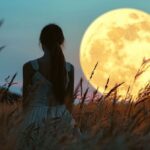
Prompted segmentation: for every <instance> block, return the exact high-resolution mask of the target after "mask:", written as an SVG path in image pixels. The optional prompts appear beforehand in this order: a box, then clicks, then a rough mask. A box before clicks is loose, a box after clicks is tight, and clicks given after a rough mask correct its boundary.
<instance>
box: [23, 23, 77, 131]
mask: <svg viewBox="0 0 150 150" xmlns="http://www.w3.org/2000/svg"><path fill="white" fill-rule="evenodd" d="M40 44H41V46H42V50H43V52H44V55H43V56H42V57H40V58H38V59H35V60H32V61H29V62H27V63H25V64H24V66H23V109H24V110H25V111H24V112H26V113H25V116H24V120H23V123H22V127H23V128H27V127H28V126H29V125H31V124H35V125H36V126H40V125H42V124H43V120H44V119H48V118H61V119H63V120H64V121H66V122H67V123H69V124H71V126H74V119H73V118H72V116H71V113H70V112H71V110H72V104H73V87H74V67H73V65H72V64H70V63H67V62H66V61H65V57H64V54H63V51H62V46H63V44H64V35H63V32H62V30H61V28H60V27H59V26H58V25H56V24H49V25H47V26H45V27H44V28H43V29H42V31H41V34H40Z"/></svg>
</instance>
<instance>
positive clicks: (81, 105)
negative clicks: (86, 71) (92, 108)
mask: <svg viewBox="0 0 150 150" xmlns="http://www.w3.org/2000/svg"><path fill="white" fill-rule="evenodd" d="M88 90H89V88H87V89H86V91H85V92H84V95H83V97H82V99H81V103H80V109H82V108H83V104H84V102H85V100H86V96H87V93H88Z"/></svg>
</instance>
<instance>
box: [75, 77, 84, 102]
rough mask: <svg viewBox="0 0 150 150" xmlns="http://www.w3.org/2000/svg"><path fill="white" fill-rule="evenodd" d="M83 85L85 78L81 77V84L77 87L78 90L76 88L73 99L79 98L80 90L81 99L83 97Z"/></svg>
mask: <svg viewBox="0 0 150 150" xmlns="http://www.w3.org/2000/svg"><path fill="white" fill-rule="evenodd" d="M82 84H83V78H82V77H81V78H80V81H79V83H78V84H77V86H76V88H75V90H74V94H73V98H74V99H76V98H77V96H78V93H79V90H81V91H80V92H81V93H80V94H81V97H82Z"/></svg>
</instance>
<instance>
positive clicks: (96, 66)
mask: <svg viewBox="0 0 150 150" xmlns="http://www.w3.org/2000/svg"><path fill="white" fill-rule="evenodd" d="M97 66H98V62H97V63H96V64H95V66H94V69H93V71H92V73H91V75H90V80H91V79H92V77H93V75H94V73H95V70H96V68H97Z"/></svg>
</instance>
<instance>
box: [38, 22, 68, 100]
mask: <svg viewBox="0 0 150 150" xmlns="http://www.w3.org/2000/svg"><path fill="white" fill-rule="evenodd" d="M40 43H41V44H42V47H43V46H44V47H46V49H47V50H49V51H50V55H51V57H50V58H51V60H50V63H51V67H52V68H51V72H50V73H49V74H50V75H51V81H52V83H53V90H54V94H55V97H56V100H57V101H58V102H60V103H64V96H65V95H64V94H65V83H66V69H65V57H64V54H63V52H62V48H61V45H62V44H63V43H64V35H63V32H62V30H61V28H60V27H59V26H58V25H56V24H49V25H47V26H45V27H44V28H43V29H42V31H41V34H40Z"/></svg>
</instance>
